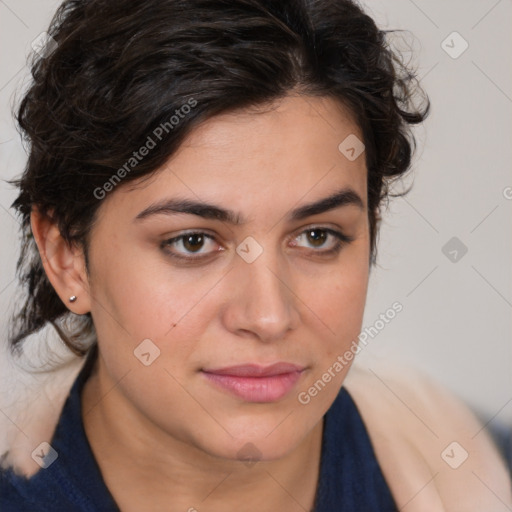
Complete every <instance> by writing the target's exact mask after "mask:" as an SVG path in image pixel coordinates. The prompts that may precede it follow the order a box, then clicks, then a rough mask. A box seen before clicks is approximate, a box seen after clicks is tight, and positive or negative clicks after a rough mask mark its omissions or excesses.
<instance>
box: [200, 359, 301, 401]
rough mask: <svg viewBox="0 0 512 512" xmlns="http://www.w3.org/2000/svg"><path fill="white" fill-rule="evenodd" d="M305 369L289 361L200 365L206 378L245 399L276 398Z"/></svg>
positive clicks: (295, 381) (293, 382)
mask: <svg viewBox="0 0 512 512" xmlns="http://www.w3.org/2000/svg"><path fill="white" fill-rule="evenodd" d="M305 370H306V368H305V367H304V366H299V365H295V364H291V363H283V362H279V363H275V364H272V365H270V366H259V365H255V364H246V365H240V366H230V367H227V368H216V369H203V370H201V372H202V374H203V375H204V376H205V377H206V379H207V380H208V382H210V383H211V384H212V385H214V386H215V387H217V388H220V389H222V390H224V391H226V392H228V393H230V394H231V395H235V396H237V397H238V398H241V399H242V400H244V401H246V402H255V403H268V402H276V401H278V400H280V399H282V398H284V397H285V396H286V395H288V394H289V393H290V392H291V391H292V389H293V388H294V387H295V386H296V384H297V382H298V381H299V379H300V378H301V376H302V373H303V372H304V371H305Z"/></svg>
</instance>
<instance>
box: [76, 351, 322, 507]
mask: <svg viewBox="0 0 512 512" xmlns="http://www.w3.org/2000/svg"><path fill="white" fill-rule="evenodd" d="M97 367H98V369H97V371H95V372H92V373H91V375H90V377H89V378H88V380H87V381H86V383H85V384H84V388H83V390H82V417H83V422H84V428H85V432H86V435H87V438H88V441H89V444H90V445H91V448H92V451H93V454H94V457H95V459H96V461H97V463H98V465H99V467H100V470H101V473H102V476H103V479H104V481H105V484H106V486H107V487H108V489H109V491H110V493H111V494H112V496H113V497H114V500H115V501H116V503H117V504H118V506H119V508H120V509H121V510H122V512H131V511H139V510H152V511H155V512H158V511H162V512H163V511H168V510H177V511H181V510H183V511H190V512H194V511H195V510H197V512H201V511H202V510H208V512H217V511H218V512H220V511H223V512H224V511H225V510H237V509H240V510H244V511H246V512H253V511H254V512H256V511H257V512H264V511H269V512H270V511H275V510H286V511H290V512H304V511H309V510H312V509H313V505H314V499H315V494H316V489H317V483H318V478H319V472H320V455H321V446H322V430H323V422H322V421H320V422H319V423H318V424H317V425H316V426H315V427H314V428H313V429H312V430H311V431H310V432H309V434H308V435H307V436H306V437H305V438H304V439H303V440H302V441H301V443H300V444H299V445H298V446H296V447H295V448H294V449H293V450H292V451H291V452H290V453H288V454H287V455H286V456H285V457H283V458H281V459H278V460H273V461H258V462H255V463H247V462H243V461H238V460H229V459H223V458H219V457H215V456H212V455H210V454H208V453H205V452H203V451H202V450H200V449H199V448H197V447H195V446H193V445H190V444H187V443H185V442H183V441H181V440H178V439H176V438H174V437H173V436H171V435H170V434H169V433H167V432H164V431H162V430H161V429H159V428H158V427H157V426H156V425H154V424H153V423H151V422H150V421H149V420H148V419H147V418H145V417H143V415H142V414H141V413H140V412H139V411H137V410H136V409H135V408H134V407H133V405H132V404H130V403H129V401H128V400H127V398H126V397H125V396H124V395H123V393H122V392H121V391H120V390H119V388H118V387H117V386H115V383H113V382H110V379H109V378H108V375H107V373H106V372H105V371H104V370H103V366H102V364H101V358H99V361H98V362H97ZM107 393H108V399H104V397H106V396H107ZM126 425H130V429H129V430H128V429H127V428H126ZM141 490H143V492H141ZM176 490H178V492H177V491H176Z"/></svg>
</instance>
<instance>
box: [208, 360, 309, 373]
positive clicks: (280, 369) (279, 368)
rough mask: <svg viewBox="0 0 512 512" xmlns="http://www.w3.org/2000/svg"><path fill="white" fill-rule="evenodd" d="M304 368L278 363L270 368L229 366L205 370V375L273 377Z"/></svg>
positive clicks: (254, 365)
mask: <svg viewBox="0 0 512 512" xmlns="http://www.w3.org/2000/svg"><path fill="white" fill-rule="evenodd" d="M302 370H304V366H299V365H297V364H292V363H285V362H278V363H274V364H271V365H268V366H261V365H258V364H243V365H237V366H228V367H226V368H213V369H203V372H205V373H214V374H217V375H233V376H236V377H271V376H273V375H281V374H283V373H293V372H300V371H302Z"/></svg>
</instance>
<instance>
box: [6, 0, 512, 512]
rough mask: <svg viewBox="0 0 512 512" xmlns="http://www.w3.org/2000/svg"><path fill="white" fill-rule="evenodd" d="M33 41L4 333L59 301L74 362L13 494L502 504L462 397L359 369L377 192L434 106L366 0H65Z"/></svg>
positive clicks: (194, 506)
mask: <svg viewBox="0 0 512 512" xmlns="http://www.w3.org/2000/svg"><path fill="white" fill-rule="evenodd" d="M39 54H40V57H39V59H38V60H37V61H36V62H35V63H34V66H33V76H34V82H33V85H32V86H31V88H30V89H29V90H28V92H27V93H26V95H25V96H24V98H23V101H22V103H21V105H20V109H19V113H18V122H19V124H20V126H21V128H22V130H23V131H24V133H25V135H26V137H27V140H28V141H29V142H30V156H29V160H28V164H27V168H26V170H25V172H24V174H23V176H22V177H21V179H20V180H19V181H18V182H17V184H18V186H19V188H20V193H19V196H18V198H17V199H16V201H15V203H14V206H15V207H16V208H17V209H18V211H19V212H20V214H21V216H22V221H23V227H24V230H25V234H26V238H25V245H24V247H23V253H22V258H21V260H20V272H21V275H22V278H23V280H24V282H25V284H26V285H27V288H28V292H29V298H28V299H27V302H26V304H25V306H24V308H23V310H22V311H21V312H20V314H19V315H18V317H17V318H16V324H15V327H16V330H15V332H14V334H13V337H12V340H11V343H12V347H13V349H19V348H20V347H21V342H22V341H23V339H24V338H26V336H27V335H29V334H31V333H33V332H36V331H37V330H39V329H40V328H41V327H43V326H44V325H46V324H47V323H48V322H51V323H52V324H53V325H54V326H55V328H56V329H57V330H58V332H59V334H60V335H61V337H62V340H63V342H64V343H66V344H67V345H68V346H69V348H71V349H72V350H74V351H75V352H76V353H80V354H83V355H85V356H86V361H85V364H84V366H83V368H82V370H81V372H80V375H79V376H78V377H77V379H76V381H75V382H74V384H73V387H72V389H71V391H70V395H69V397H68V398H67V400H66V403H65V405H64V408H63V410H62V413H61V415H60V417H59V421H58V423H57V425H56V426H55V430H54V431H52V433H51V435H49V436H48V438H47V439H46V441H45V442H42V443H40V444H37V445H36V446H35V447H34V450H33V451H32V452H31V453H30V457H29V456H28V455H29V454H28V453H26V454H25V457H24V458H23V457H20V458H19V459H18V462H17V464H16V463H14V461H12V459H11V461H10V462H9V454H6V455H5V457H4V467H6V468H7V469H6V470H5V471H4V473H3V476H2V479H1V486H2V488H1V491H2V493H1V498H0V500H1V501H0V504H1V508H2V510H66V511H69V510H80V511H82V510H83V511H85V510H109V511H110V510H122V511H123V512H125V511H132V510H133V511H139V510H155V511H159V510H162V511H163V510H165V511H168V510H170V511H180V510H188V511H194V510H198V511H212V512H215V511H226V510H240V509H242V510H245V511H253V510H254V511H256V510H257V511H262V510H264V511H267V510H268V511H274V510H286V511H303V510H315V511H316V512H322V511H333V510H347V511H356V510H357V511H362V510H364V511H373V510H375V511H388V510H398V509H404V510H429V511H433V510H479V511H481V510H500V508H499V507H503V506H509V504H510V503H511V498H510V489H509V484H508V483H507V475H506V472H505V469H504V467H503V464H502V461H501V460H500V458H499V457H498V455H497V453H496V450H495V448H494V447H493V446H492V444H491V443H490V441H489V439H488V438H487V437H486V435H485V434H484V433H482V435H479V436H474V437H473V438H472V437H471V435H472V434H473V433H474V432H475V431H476V430H475V429H478V428H480V427H479V425H478V424H477V422H476V420H475V419H474V417H473V416H472V415H471V414H470V413H469V412H468V411H467V410H466V409H465V408H464V407H463V406H462V405H461V404H459V403H458V402H456V401H454V400H453V399H452V398H450V397H447V396H446V395H445V394H444V393H443V392H441V391H438V390H436V389H435V388H434V387H433V386H432V385H431V384H428V383H424V382H417V380H415V379H414V378H405V379H404V378H402V379H398V382H397V385H398V386H402V388H403V392H404V393H409V395H408V401H410V402H409V403H415V412H416V414H417V415H418V417H420V419H421V422H419V423H418V418H415V417H414V416H412V415H411V414H410V411H408V410H407V409H406V408H404V407H402V408H400V407H397V405H396V401H395V402H394V401H391V400H390V399H389V396H388V395H387V394H386V393H385V392H384V391H383V388H382V386H380V387H379V386H378V385H377V384H378V382H377V381H378V379H379V377H378V376H376V375H366V374H364V372H363V373H359V372H354V371H351V373H350V377H349V378H347V379H346V377H347V373H348V370H349V368H350V366H351V364H352V360H353V354H354V352H356V351H357V342H358V340H360V339H361V337H360V336H359V333H360V330H361V324H362V317H363V312H364V305H365V299H366V291H367V285H368V277H369V271H370V267H371V265H372V264H373V263H374V262H375V254H376V236H377V232H378V226H379V219H380V217H379V211H380V206H381V204H382V201H384V200H385V199H386V197H387V195H388V192H387V191H388V184H389V182H390V180H392V179H393V178H395V177H399V176H401V175H402V174H403V173H404V172H406V170H407V169H408V168H409V166H410V162H411V153H412V148H413V142H414V140H413V138H412V136H411V134H410V132H409V125H411V124H416V123H420V122H422V121H423V119H424V118H425V116H426V115H427V112H428V102H425V104H424V105H423V107H421V108H419V109H416V108H415V107H414V106H413V99H414V76H413V74H412V73H411V72H410V71H409V70H407V69H406V68H404V67H403V66H402V65H401V64H400V60H399V59H398V58H397V57H396V56H395V55H394V54H393V53H392V52H391V51H390V50H389V48H388V47H387V46H386V42H385V34H384V33H383V32H381V31H379V30H378V29H377V27H376V26H375V24H374V22H373V21H372V20H371V18H369V17H368V16H367V15H365V14H364V13H363V12H362V10H361V9H360V8H359V7H358V6H357V5H355V4H354V3H352V2H350V1H347V0H344V1H335V2H334V1H327V0H324V1H318V2H315V3H313V2H299V1H295V2H264V1H255V0H252V1H248V0H245V1H243V0H240V1H233V0H230V1H188V2H180V1H177V0H174V1H170V0H168V1H161V0H160V1H156V0H145V1H130V2H127V1H121V0H108V1H106V0H90V1H66V2H64V4H63V5H62V6H61V7H60V9H59V11H58V12H57V15H56V17H55V19H54V21H53V23H52V25H51V27H50V29H49V37H48V38H47V40H46V45H45V46H44V47H43V48H42V49H40V51H39ZM38 253H39V255H40V258H39V257H34V255H36V256H37V254H38ZM394 308H395V311H396V310H399V309H400V304H399V303H397V304H396V305H394ZM69 312H71V315H72V316H71V318H75V319H76V320H77V322H76V324H75V325H74V326H73V327H72V328H70V329H67V328H66V326H65V323H64V322H63V320H65V319H66V318H67V317H68V316H69V315H68V313H69ZM91 337H93V340H94V341H93V343H92V345H88V344H87V340H88V339H90V338H91ZM350 354H352V356H351V355H350ZM422 422H423V423H422ZM425 425H426V426H427V427H428V428H426V427H425ZM429 429H430V431H429ZM9 466H12V467H9ZM479 481H480V482H482V483H480V484H479V486H477V483H478V482H479ZM497 496H498V498H497Z"/></svg>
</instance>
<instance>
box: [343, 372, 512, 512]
mask: <svg viewBox="0 0 512 512" xmlns="http://www.w3.org/2000/svg"><path fill="white" fill-rule="evenodd" d="M345 387H346V388H347V390H348V391H349V393H350V394H351V395H352V397H353V399H354V401H355V403H356V405H357V408H358V409H359V412H360V414H361V417H362V419H363V421H364V423H365V425H366V428H367V430H368V434H369V436H370V439H371V441H372V444H373V447H374V451H375V454H376V456H377V460H378V461H379V464H380V465H381V468H382V471H383V474H384V476H385V478H386V480H387V482H388V485H389V487H390V489H391V491H392V493H393V497H394V499H395V500H396V502H397V505H398V507H399V508H400V509H401V508H402V507H405V506H406V505H407V510H408V511H411V512H412V511H415V510H418V511H423V510H440V511H441V510H464V511H475V512H477V511H481V510H489V511H491V510H492V511H500V510H504V511H505V510H510V508H509V507H510V506H511V505H512V495H511V485H510V475H509V473H508V471H507V470H506V468H505V464H504V462H503V460H502V459H501V457H500V455H499V453H498V451H497V449H496V447H495V446H494V444H493V442H492V441H491V439H490V437H489V435H488V434H487V432H486V430H485V429H484V427H483V425H481V423H480V422H479V421H478V420H477V418H476V416H475V415H474V414H473V413H472V412H471V411H470V410H469V408H468V407H467V406H466V405H465V404H464V403H463V402H462V401H460V400H458V399H457V398H456V397H454V396H453V395H452V394H450V393H449V392H447V391H446V390H444V389H443V388H442V387H440V386H439V385H437V384H435V383H434V382H433V381H432V380H431V379H429V378H428V377H426V376H425V375H422V374H420V373H416V372H411V371H410V370H409V369H407V368H405V367H398V366H393V367H391V366H385V367H384V366H382V365H381V366H379V367H377V366H375V367H374V368H365V369H363V368H362V367H361V366H354V367H353V368H352V369H351V371H350V372H349V375H348V377H347V379H346V381H345Z"/></svg>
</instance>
